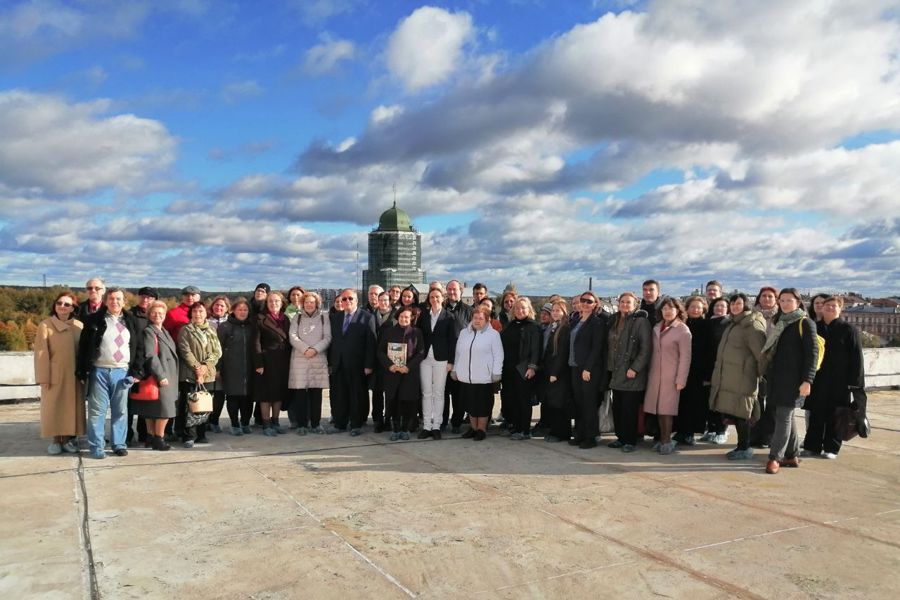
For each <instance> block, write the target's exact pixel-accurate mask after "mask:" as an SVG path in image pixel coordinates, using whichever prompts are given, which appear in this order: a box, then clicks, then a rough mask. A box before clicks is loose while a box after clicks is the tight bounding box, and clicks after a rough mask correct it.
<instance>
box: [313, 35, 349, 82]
mask: <svg viewBox="0 0 900 600" xmlns="http://www.w3.org/2000/svg"><path fill="white" fill-rule="evenodd" d="M319 37H320V39H321V40H322V43H320V44H316V45H315V46H313V47H312V48H310V49H309V50H307V51H306V52H305V53H304V55H303V71H304V72H305V73H306V74H308V75H314V76H319V75H325V74H327V73H331V72H332V71H334V70H335V69H336V68H337V67H338V65H339V64H340V63H341V62H343V61H347V60H352V59H353V58H354V57H355V55H356V46H355V45H354V44H353V42H351V41H350V40H340V39H333V38H332V37H331V36H330V35H328V34H322V35H321V36H319Z"/></svg>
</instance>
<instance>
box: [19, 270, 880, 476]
mask: <svg viewBox="0 0 900 600" xmlns="http://www.w3.org/2000/svg"><path fill="white" fill-rule="evenodd" d="M85 289H86V292H87V298H86V300H84V301H83V302H80V303H79V301H78V299H77V297H76V295H75V294H74V293H72V292H64V293H60V294H59V295H58V297H57V298H56V299H55V302H54V305H53V309H52V311H51V312H52V314H51V316H50V317H49V318H48V319H46V320H45V321H43V322H42V323H41V324H40V326H39V328H38V333H37V337H36V339H35V375H36V381H37V382H38V383H39V384H40V385H41V424H42V425H41V431H42V437H47V438H52V441H51V443H50V446H49V448H48V452H49V453H50V454H60V453H62V452H76V451H78V448H77V446H76V445H75V444H74V443H73V438H74V437H75V436H80V435H83V434H84V433H85V431H87V438H88V445H89V450H90V455H91V456H92V457H94V458H98V459H99V458H104V457H105V456H106V450H105V447H106V442H107V440H106V439H105V421H106V415H107V411H111V414H112V416H111V428H110V439H109V442H110V447H111V449H112V452H113V453H114V454H116V455H118V456H125V455H127V453H128V450H127V448H128V447H129V446H133V445H135V444H137V443H140V442H143V443H144V444H145V445H146V446H147V447H152V448H153V449H155V450H168V449H169V448H170V447H171V445H170V443H169V442H170V441H173V440H180V441H181V443H182V445H183V446H184V447H186V448H191V447H193V446H194V444H202V443H208V438H207V432H216V433H221V432H222V428H221V427H220V425H219V419H220V417H221V413H222V411H223V410H227V414H228V417H229V419H230V430H231V433H232V434H233V435H245V434H249V433H251V432H252V431H253V429H252V427H251V419H255V423H256V425H258V426H259V427H260V428H261V429H262V432H263V434H264V435H267V436H277V435H280V434H284V433H287V432H288V431H295V432H296V433H297V434H299V435H307V434H311V433H318V434H325V433H340V432H348V431H349V434H350V435H351V436H358V435H360V434H361V433H362V429H363V427H364V425H365V424H366V423H367V422H368V419H369V416H370V414H371V417H372V421H373V426H374V432H375V433H381V432H385V431H387V432H388V434H389V436H390V439H391V440H392V441H400V440H408V439H410V437H411V436H413V435H415V436H416V437H417V438H418V439H421V440H424V439H433V440H440V439H441V438H442V433H443V432H446V430H447V429H448V428H449V430H450V432H451V433H454V434H461V435H462V437H463V438H470V439H472V440H474V441H482V440H484V439H485V438H486V436H487V429H488V426H489V424H490V423H491V422H492V418H491V417H492V416H493V415H494V401H495V394H496V393H497V392H498V391H499V394H500V412H499V419H498V422H499V423H500V425H501V431H503V432H506V433H508V434H509V438H510V439H512V440H527V439H530V438H531V437H532V435H535V434H537V435H543V439H544V441H546V442H550V443H553V442H568V443H569V444H571V445H574V446H577V447H579V448H582V449H589V448H593V447H595V446H596V445H597V443H598V442H597V441H598V439H599V434H600V416H599V411H598V409H599V408H600V406H601V405H602V403H604V402H609V403H610V404H611V407H610V408H611V411H610V412H611V413H612V417H613V422H614V429H615V440H613V441H612V442H610V443H609V444H608V446H609V447H611V448H619V449H621V451H622V452H626V453H630V452H634V451H635V450H636V449H637V448H638V445H639V444H640V443H641V441H642V440H643V439H644V438H645V436H647V437H652V438H653V449H654V450H655V451H657V452H659V453H660V454H662V455H668V454H671V453H672V452H674V451H676V448H677V446H678V445H694V444H695V443H696V442H697V441H698V437H697V436H700V437H699V440H700V441H706V442H711V443H714V444H724V443H727V439H728V437H727V426H728V424H734V426H735V429H736V431H737V446H736V447H735V448H734V449H733V450H731V451H729V452H728V453H727V455H726V456H727V458H728V459H730V460H745V459H749V458H750V457H752V456H753V449H752V448H753V447H754V446H755V447H768V448H769V457H768V461H767V464H766V470H767V472H769V473H777V472H778V471H779V470H780V468H781V467H798V466H799V464H800V456H801V448H800V446H801V444H800V440H799V437H798V435H797V428H796V424H795V421H794V411H795V409H797V408H803V409H806V410H807V411H808V415H809V416H808V424H807V428H806V436H805V439H804V440H803V442H802V447H803V453H806V454H808V455H816V456H822V457H825V458H836V457H837V455H838V452H839V451H840V447H841V436H840V435H839V432H838V431H837V430H836V426H835V415H836V412H837V411H838V409H840V408H843V407H847V406H849V405H850V403H851V393H852V392H853V390H855V389H862V388H863V387H864V373H863V361H862V350H861V345H860V341H859V336H858V333H857V331H856V330H855V329H854V328H853V327H852V326H850V325H848V324H847V323H846V322H844V321H843V320H842V319H841V318H840V314H841V309H842V307H843V301H842V299H841V298H840V297H839V296H827V295H819V296H817V297H816V298H815V299H814V310H813V311H812V312H810V313H807V312H806V311H805V309H804V305H803V301H802V299H801V296H800V294H799V293H798V292H797V290H796V289H794V288H785V289H782V290H780V291H779V290H776V289H774V288H772V287H769V286H765V287H763V288H761V289H760V291H759V293H758V294H757V295H756V298H755V302H753V303H752V304H751V301H750V298H749V297H748V296H747V295H745V294H743V293H735V294H732V295H731V296H729V297H727V298H726V297H723V296H722V291H723V290H722V285H721V283H719V282H718V281H710V282H709V283H708V284H707V286H706V293H705V295H694V296H690V297H688V298H687V299H686V300H685V301H684V302H682V300H681V299H679V298H676V297H672V296H664V295H662V294H661V293H660V286H659V283H658V282H657V281H654V280H648V281H645V282H644V283H643V285H642V293H641V297H640V298H639V297H638V296H637V295H636V294H634V293H632V292H623V293H621V294H620V295H619V296H618V299H617V306H616V307H615V309H614V310H608V307H604V306H602V304H601V302H600V300H599V298H598V297H597V296H596V295H595V294H594V293H593V292H592V291H586V292H584V293H582V294H579V295H577V296H575V297H574V298H572V299H571V304H570V303H569V302H567V301H566V300H565V299H563V298H562V297H560V296H551V297H550V299H549V301H548V302H546V303H545V304H543V305H542V306H541V307H540V310H539V311H537V314H536V311H535V307H534V306H533V303H532V302H531V300H530V299H529V298H527V297H524V296H519V295H518V294H517V292H516V291H515V290H514V289H507V290H505V291H504V292H503V293H502V294H501V295H500V296H499V306H496V307H495V305H494V299H493V298H492V297H491V296H490V295H489V294H488V290H487V288H486V286H484V285H483V284H476V285H475V286H474V287H473V290H472V301H473V302H472V304H467V303H465V302H463V301H462V295H463V291H464V290H463V284H461V283H460V282H459V281H457V280H452V281H450V282H448V283H447V284H446V286H444V285H442V284H441V283H440V282H432V283H431V284H430V285H429V289H428V292H427V295H426V297H425V298H424V299H423V301H421V302H420V298H419V294H418V291H417V290H416V288H414V287H412V286H409V287H407V288H401V287H399V286H394V287H392V288H390V289H388V290H384V289H382V288H381V287H380V286H377V285H373V286H370V287H369V289H368V290H366V292H367V295H366V300H365V302H364V303H362V304H363V305H362V306H361V302H360V299H359V297H358V296H357V292H356V290H354V289H350V288H348V289H344V290H342V291H341V293H340V294H338V295H337V296H336V298H335V300H334V303H333V305H332V306H330V307H324V306H322V299H321V298H320V297H319V295H318V294H316V293H315V292H312V291H306V290H304V289H303V288H301V287H299V286H296V287H293V288H291V289H290V290H289V291H288V293H287V294H286V295H283V294H282V293H280V292H278V291H273V290H272V289H271V288H270V286H269V285H267V284H265V283H261V284H259V285H258V286H257V287H256V289H255V291H254V294H253V297H252V298H251V299H249V300H248V299H244V298H237V299H235V300H234V301H233V302H232V301H231V300H230V299H229V298H227V297H225V296H216V297H214V298H212V299H211V300H209V301H208V302H207V303H204V302H202V301H201V300H200V290H199V289H197V288H196V287H194V286H188V287H185V288H184V289H183V290H182V298H181V302H180V304H179V305H178V306H176V307H175V308H172V309H168V307H167V305H166V304H165V303H164V302H161V301H160V300H159V294H158V293H157V292H156V290H154V289H153V288H149V287H145V288H141V289H140V290H139V292H138V303H137V305H136V306H134V307H131V308H130V309H126V307H125V293H124V291H123V290H122V289H121V288H109V289H107V288H106V286H105V284H104V282H103V281H102V280H101V279H99V278H93V279H91V280H89V281H88V282H87V284H86V286H85ZM821 347H824V355H821V352H822V350H821ZM148 380H152V382H153V384H154V386H155V387H157V388H158V394H156V396H157V397H156V398H155V399H151V400H148V399H138V398H139V397H140V394H136V393H134V392H135V391H136V390H138V389H139V388H140V386H141V383H147V381H148ZM325 388H328V389H329V390H330V393H329V396H330V404H331V420H330V422H328V423H324V422H323V420H322V397H323V394H322V392H323V389H325ZM198 391H207V392H209V393H210V394H211V395H212V408H211V410H210V411H208V412H205V413H204V414H202V415H198V414H196V413H195V412H194V411H192V410H191V407H190V403H191V401H192V400H193V399H194V397H195V395H196V393H197V392H198ZM130 392H131V395H132V396H133V397H134V399H132V400H129V395H130ZM85 398H86V400H87V411H85V402H84V399H85ZM536 406H539V407H540V408H539V410H540V418H539V420H538V423H537V425H533V410H534V407H536ZM861 408H862V410H864V409H865V407H861ZM284 411H286V412H287V415H288V421H289V425H288V427H285V426H283V424H282V421H281V415H282V413H283V412H284ZM134 417H137V426H136V431H135V429H133V428H132V426H133V424H134ZM463 428H464V429H465V431H463Z"/></svg>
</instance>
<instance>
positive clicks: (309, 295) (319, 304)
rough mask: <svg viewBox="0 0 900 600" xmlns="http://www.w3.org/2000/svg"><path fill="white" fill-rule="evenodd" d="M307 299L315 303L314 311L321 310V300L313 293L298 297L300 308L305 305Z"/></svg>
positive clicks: (305, 293)
mask: <svg viewBox="0 0 900 600" xmlns="http://www.w3.org/2000/svg"><path fill="white" fill-rule="evenodd" d="M307 298H312V299H313V300H315V301H316V310H319V309H320V308H322V298H321V297H320V296H319V295H318V294H317V293H315V292H303V295H302V296H300V306H303V305H304V304H306V299H307Z"/></svg>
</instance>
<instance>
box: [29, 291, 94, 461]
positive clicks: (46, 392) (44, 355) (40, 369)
mask: <svg viewBox="0 0 900 600" xmlns="http://www.w3.org/2000/svg"><path fill="white" fill-rule="evenodd" d="M76 310H78V301H77V300H76V299H75V294H73V293H72V292H62V293H61V294H58V295H57V296H56V300H54V301H53V307H52V308H51V311H50V315H51V316H50V317H49V318H47V319H44V320H43V321H41V324H40V325H38V329H37V334H36V335H35V337H34V380H35V382H36V383H38V384H39V385H40V386H41V437H45V438H52V441H51V442H50V445H49V446H48V447H47V454H60V453H62V452H78V448H77V447H76V446H75V444H73V443H72V442H71V441H70V438H72V437H73V436H78V435H84V424H85V414H84V387H83V386H82V384H81V382H80V381H79V380H78V378H77V377H75V357H76V351H77V348H78V340H79V338H80V337H81V321H79V320H77V319H75V311H76Z"/></svg>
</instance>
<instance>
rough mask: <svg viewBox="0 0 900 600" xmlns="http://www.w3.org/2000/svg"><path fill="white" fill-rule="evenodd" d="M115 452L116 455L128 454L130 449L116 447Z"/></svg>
mask: <svg viewBox="0 0 900 600" xmlns="http://www.w3.org/2000/svg"><path fill="white" fill-rule="evenodd" d="M113 454H115V455H116V456H128V450H126V449H125V448H116V449H115V450H113Z"/></svg>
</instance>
